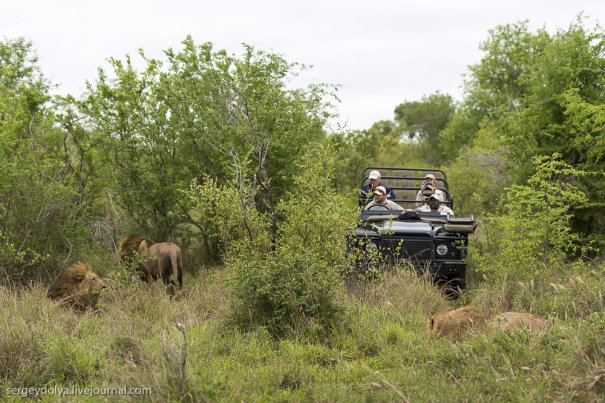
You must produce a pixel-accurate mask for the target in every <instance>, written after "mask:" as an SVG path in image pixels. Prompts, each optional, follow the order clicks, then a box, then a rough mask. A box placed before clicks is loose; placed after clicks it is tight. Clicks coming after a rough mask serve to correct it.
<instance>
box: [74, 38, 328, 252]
mask: <svg viewBox="0 0 605 403" xmlns="http://www.w3.org/2000/svg"><path fill="white" fill-rule="evenodd" d="M183 45H184V49H183V50H182V51H180V52H175V51H174V50H172V49H169V50H167V51H166V52H165V54H166V58H167V60H166V61H160V60H156V59H148V58H146V57H145V54H144V53H143V51H141V52H140V56H141V57H142V58H143V59H144V60H145V62H146V63H147V66H146V68H145V69H143V71H140V72H139V71H136V70H135V69H134V67H133V66H132V63H131V60H130V58H129V57H127V58H126V60H125V61H120V60H117V59H111V60H110V62H111V66H112V68H113V78H109V76H108V75H107V74H106V73H105V72H104V71H103V70H101V71H100V73H99V77H98V78H97V81H96V83H94V85H92V84H91V85H89V86H88V94H87V96H86V97H85V98H84V99H82V100H79V101H75V102H74V104H73V105H72V107H73V108H74V109H75V110H77V112H78V113H77V114H76V115H74V116H73V117H72V118H71V119H70V122H71V123H70V124H69V125H67V126H66V127H70V128H71V129H70V130H71V131H72V132H73V131H74V130H76V129H77V128H81V129H84V130H86V131H88V132H89V133H97V134H95V136H96V138H97V139H98V142H99V145H98V147H99V148H100V149H103V150H104V151H105V162H106V163H108V164H110V165H111V167H112V175H113V177H114V178H115V195H116V199H117V200H118V202H119V204H120V205H121V206H123V208H124V209H125V211H126V212H127V214H128V216H129V217H131V218H132V220H133V221H134V222H135V223H136V228H138V229H139V230H142V231H145V232H146V233H148V234H150V235H151V236H153V237H156V238H158V239H162V240H164V239H170V238H174V237H175V236H178V235H179V234H180V235H184V234H185V233H184V231H186V230H187V228H188V226H187V225H185V224H193V225H194V226H195V228H197V230H198V232H199V233H200V234H201V235H202V237H207V236H208V235H209V234H208V233H206V232H205V229H204V227H203V225H201V223H200V222H197V221H196V220H195V219H194V218H193V217H192V216H191V215H190V214H189V210H190V208H191V206H190V205H188V202H187V200H188V199H187V198H183V197H182V194H181V191H182V190H185V189H188V188H189V185H190V183H191V181H192V180H195V181H197V182H198V183H199V182H201V181H203V180H204V179H203V178H205V177H206V176H208V177H211V178H214V179H216V180H218V181H219V182H221V183H223V182H225V183H230V184H231V183H233V184H235V188H240V189H241V187H242V186H246V187H249V188H250V189H251V190H252V192H253V195H254V200H255V206H254V208H258V209H259V210H260V211H268V212H270V213H271V217H272V221H273V225H272V228H273V234H275V233H276V231H277V221H278V217H277V214H276V210H275V207H276V205H277V201H278V200H279V199H281V198H283V197H284V195H285V194H286V192H287V190H288V189H289V188H290V187H291V184H290V182H289V178H291V177H292V176H293V174H294V172H295V171H296V162H297V160H298V158H299V156H300V155H302V152H303V150H304V149H305V148H306V147H307V146H308V145H309V144H310V143H313V142H316V141H320V140H322V139H323V138H324V133H323V129H322V128H323V124H324V122H325V120H326V119H327V118H328V117H329V115H330V112H329V109H328V105H327V103H326V102H325V100H324V97H326V96H327V95H329V91H330V87H328V86H324V85H314V86H309V87H307V88H304V89H290V88H289V85H288V82H289V80H290V79H291V77H292V76H293V75H295V74H297V73H298V71H299V68H300V67H301V66H299V65H297V64H292V63H288V62H287V61H286V60H284V59H283V58H282V57H281V56H279V55H276V54H272V53H267V52H262V51H256V50H254V48H252V47H250V46H244V53H243V55H242V56H239V57H238V56H235V55H228V54H227V52H225V51H223V50H221V51H214V50H213V47H212V44H210V43H205V44H202V45H196V44H195V43H194V42H193V40H192V39H191V38H187V39H186V40H185V41H184V42H183ZM78 130H79V129H78ZM206 241H207V239H206Z"/></svg>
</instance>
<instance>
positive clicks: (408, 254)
mask: <svg viewBox="0 0 605 403" xmlns="http://www.w3.org/2000/svg"><path fill="white" fill-rule="evenodd" d="M380 246H381V249H382V251H383V253H387V254H389V255H391V256H392V257H398V258H404V259H409V260H411V261H412V262H413V263H424V262H427V261H430V260H431V259H432V258H433V240H432V239H431V238H426V237H405V238H404V237H384V238H382V239H381V240H380Z"/></svg>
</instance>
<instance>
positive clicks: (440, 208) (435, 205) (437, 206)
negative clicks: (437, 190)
mask: <svg viewBox="0 0 605 403" xmlns="http://www.w3.org/2000/svg"><path fill="white" fill-rule="evenodd" d="M416 211H423V212H432V213H441V214H449V215H450V216H452V217H453V216H454V211H453V210H452V209H451V208H449V207H448V206H445V205H441V200H439V196H437V195H435V194H432V195H430V196H429V202H428V204H425V205H424V206H422V207H418V208H417V209H416Z"/></svg>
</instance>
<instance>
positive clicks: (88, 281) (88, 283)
mask: <svg viewBox="0 0 605 403" xmlns="http://www.w3.org/2000/svg"><path fill="white" fill-rule="evenodd" d="M105 288H107V286H106V285H105V283H104V282H103V280H101V279H100V278H99V276H97V275H96V274H95V273H94V272H93V271H92V269H91V268H90V265H89V264H88V263H86V262H82V261H77V262H74V263H73V264H72V265H71V266H69V267H68V268H66V269H65V270H63V272H62V273H61V274H60V275H59V277H58V278H57V279H56V280H55V282H54V283H53V285H51V286H50V288H49V289H48V292H47V293H46V296H47V297H48V298H50V299H53V300H56V301H59V302H61V303H62V304H66V305H69V306H71V307H72V308H74V309H77V310H85V309H87V308H95V307H96V306H97V302H98V301H99V295H100V294H101V291H103V289H105Z"/></svg>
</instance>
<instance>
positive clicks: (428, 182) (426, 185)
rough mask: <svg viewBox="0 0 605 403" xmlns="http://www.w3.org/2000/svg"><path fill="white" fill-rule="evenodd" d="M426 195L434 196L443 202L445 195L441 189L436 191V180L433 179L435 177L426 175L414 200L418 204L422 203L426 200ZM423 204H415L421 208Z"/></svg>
mask: <svg viewBox="0 0 605 403" xmlns="http://www.w3.org/2000/svg"><path fill="white" fill-rule="evenodd" d="M427 194H429V195H431V194H434V195H436V196H437V197H438V198H439V201H441V202H444V201H445V193H443V191H442V190H441V189H437V179H435V175H433V174H426V175H425V176H424V182H422V185H421V186H420V190H419V191H418V194H416V200H417V201H419V202H424V201H425V200H426V199H427V196H426V195H427ZM422 204H423V203H416V205H417V206H422Z"/></svg>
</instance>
